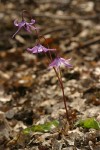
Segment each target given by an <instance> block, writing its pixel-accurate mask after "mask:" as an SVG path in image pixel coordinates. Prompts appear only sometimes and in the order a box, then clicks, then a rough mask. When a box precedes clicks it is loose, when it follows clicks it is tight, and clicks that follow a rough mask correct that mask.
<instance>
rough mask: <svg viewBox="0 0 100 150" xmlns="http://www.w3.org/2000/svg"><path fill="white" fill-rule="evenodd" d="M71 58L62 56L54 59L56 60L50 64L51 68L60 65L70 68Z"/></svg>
mask: <svg viewBox="0 0 100 150" xmlns="http://www.w3.org/2000/svg"><path fill="white" fill-rule="evenodd" d="M70 60H71V58H70V59H67V60H66V59H64V58H61V57H57V58H55V59H54V61H53V62H52V63H51V64H50V65H49V68H53V67H55V68H57V69H59V67H60V66H65V67H68V68H71V67H72V65H71V64H70Z"/></svg>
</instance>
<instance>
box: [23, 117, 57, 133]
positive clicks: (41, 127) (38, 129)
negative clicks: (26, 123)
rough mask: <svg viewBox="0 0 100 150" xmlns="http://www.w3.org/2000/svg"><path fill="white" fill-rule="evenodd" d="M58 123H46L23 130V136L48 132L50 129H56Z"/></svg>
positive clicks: (55, 121)
mask: <svg viewBox="0 0 100 150" xmlns="http://www.w3.org/2000/svg"><path fill="white" fill-rule="evenodd" d="M58 125H59V122H58V121H57V120H54V121H51V122H47V123H44V124H39V125H33V126H31V127H28V128H26V129H24V130H23V133H24V134H29V133H30V132H48V131H51V130H52V129H54V128H56V127H58Z"/></svg>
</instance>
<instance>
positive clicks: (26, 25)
mask: <svg viewBox="0 0 100 150" xmlns="http://www.w3.org/2000/svg"><path fill="white" fill-rule="evenodd" d="M33 24H35V20H33V19H31V22H30V23H28V22H26V21H25V20H22V21H21V22H18V20H17V19H16V20H15V21H14V25H15V26H16V27H18V30H17V31H16V33H15V34H14V35H13V36H12V38H14V37H15V35H16V34H17V33H18V32H19V31H20V30H21V28H24V29H25V30H26V31H27V32H29V33H31V31H32V30H36V29H37V28H36V27H34V26H33Z"/></svg>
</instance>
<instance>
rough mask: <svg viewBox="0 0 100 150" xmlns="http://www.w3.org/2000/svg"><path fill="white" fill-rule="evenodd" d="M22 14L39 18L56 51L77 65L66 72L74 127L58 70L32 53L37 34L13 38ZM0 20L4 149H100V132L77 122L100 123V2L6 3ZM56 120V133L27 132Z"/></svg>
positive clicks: (0, 137)
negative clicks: (63, 94)
mask: <svg viewBox="0 0 100 150" xmlns="http://www.w3.org/2000/svg"><path fill="white" fill-rule="evenodd" d="M22 10H28V11H29V12H30V14H31V15H32V17H33V19H35V20H36V26H37V27H38V28H39V30H40V34H41V35H44V37H45V38H46V39H47V42H48V44H49V46H50V48H56V49H57V53H58V54H59V55H60V56H61V57H64V58H66V59H68V58H72V61H71V64H72V65H73V67H72V68H71V69H67V68H64V69H62V80H63V84H64V88H65V96H66V99H67V104H68V111H69V126H68V124H67V121H66V115H65V109H64V103H63V99H62V92H61V89H60V87H59V83H58V80H57V77H56V76H55V72H54V71H53V70H52V69H51V70H48V65H49V64H48V61H47V58H46V57H45V56H44V55H42V54H39V55H33V54H29V53H28V52H27V47H33V46H34V45H35V43H36V40H37V36H36V34H35V33H34V31H33V35H32V36H30V34H29V33H27V32H25V31H24V30H21V32H19V34H17V35H16V37H15V38H14V39H12V35H13V34H14V33H15V32H16V30H17V28H16V27H14V24H13V21H14V20H15V19H18V20H19V21H20V20H21V13H22ZM0 22H1V23H0V150H99V149H100V132H99V130H96V129H86V128H83V127H78V126H76V127H75V126H74V124H75V122H76V121H77V120H79V119H86V118H91V117H94V118H95V119H96V120H97V121H100V1H99V0H95V1H94V0H70V1H69V0H66V1H65V0H62V1H60V0H59V1H57V0H46V1H45V0H40V1H35V0H20V1H16V0H9V2H8V1H7V0H5V1H3V0H1V2H0ZM41 43H42V44H43V45H44V46H46V42H45V41H44V39H41ZM53 120H58V121H59V126H58V127H57V128H54V129H53V130H50V131H48V132H31V133H29V134H27V135H24V134H22V133H21V131H22V129H25V128H27V127H30V126H32V125H37V124H43V123H46V122H50V121H53Z"/></svg>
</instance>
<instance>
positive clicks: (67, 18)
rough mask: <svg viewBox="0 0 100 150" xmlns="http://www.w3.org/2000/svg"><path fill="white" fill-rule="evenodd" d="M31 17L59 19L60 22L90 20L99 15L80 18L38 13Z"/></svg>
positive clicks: (99, 15)
mask: <svg viewBox="0 0 100 150" xmlns="http://www.w3.org/2000/svg"><path fill="white" fill-rule="evenodd" d="M33 16H35V17H42V18H45V17H47V18H51V19H60V20H69V21H71V20H89V19H90V20H92V19H95V18H98V17H100V13H98V14H96V15H93V16H86V17H81V16H74V17H72V16H64V15H54V14H42V13H41V14H40V13H34V14H33Z"/></svg>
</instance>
